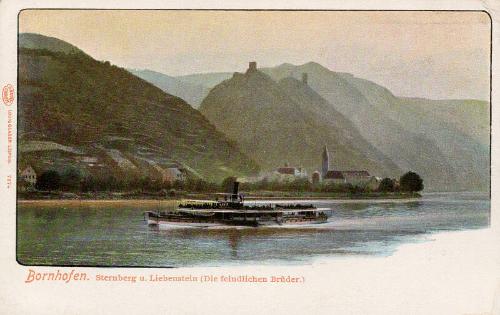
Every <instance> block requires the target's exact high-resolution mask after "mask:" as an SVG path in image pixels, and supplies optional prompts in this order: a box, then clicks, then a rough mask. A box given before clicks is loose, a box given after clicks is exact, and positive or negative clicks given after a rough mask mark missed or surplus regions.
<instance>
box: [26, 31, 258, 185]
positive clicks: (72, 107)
mask: <svg viewBox="0 0 500 315" xmlns="http://www.w3.org/2000/svg"><path fill="white" fill-rule="evenodd" d="M19 43H20V50H19V106H18V110H19V126H18V133H19V144H20V148H21V151H20V156H19V159H20V164H24V165H26V164H33V166H35V167H36V168H37V169H41V170H43V169H56V170H59V171H64V170H65V169H69V168H73V169H77V170H78V171H79V172H81V173H82V174H84V175H89V174H94V175H96V176H97V175H99V176H106V175H114V176H115V177H116V178H118V177H121V178H124V177H127V176H132V175H133V176H136V177H144V176H147V177H152V176H156V177H161V176H162V174H163V173H162V172H163V170H165V169H166V168H168V167H172V166H179V167H182V168H184V169H185V170H186V171H187V172H188V173H189V174H190V175H192V176H200V177H202V178H204V179H208V180H213V181H220V180H222V179H223V178H225V177H227V176H233V175H249V174H255V173H256V172H257V171H258V166H257V165H256V164H255V162H254V161H252V160H251V159H249V158H248V157H247V156H245V155H244V154H242V153H241V151H240V150H239V148H238V146H237V145H236V144H235V143H234V142H231V141H229V140H228V139H227V138H226V137H225V136H224V135H223V134H222V133H221V132H219V131H217V130H216V129H215V127H214V126H213V125H212V124H210V123H209V121H208V120H207V119H206V118H205V117H204V116H203V115H201V114H200V113H199V112H198V111H197V110H195V109H193V108H192V107H191V106H190V105H188V104H187V103H186V102H185V101H183V100H182V99H180V98H178V97H175V96H172V95H169V94H166V93H165V92H163V91H161V90H160V89H159V88H157V87H155V86H153V85H151V84H150V83H147V82H146V81H144V80H142V79H140V78H138V77H136V76H134V75H132V74H131V73H129V72H128V71H126V70H124V69H122V68H119V67H117V66H114V65H111V64H110V63H109V62H99V61H96V60H94V59H92V58H91V57H89V56H88V55H86V54H84V53H81V52H79V50H78V49H76V48H73V47H74V46H72V45H70V44H68V43H65V42H63V41H59V40H56V41H54V39H52V38H48V37H45V36H42V35H34V34H29V35H25V34H21V35H20V41H19ZM34 43H35V44H34ZM39 48H40V49H39ZM52 48H53V49H54V50H51V49H52ZM68 52H69V53H68ZM58 148H67V149H66V150H60V149H58Z"/></svg>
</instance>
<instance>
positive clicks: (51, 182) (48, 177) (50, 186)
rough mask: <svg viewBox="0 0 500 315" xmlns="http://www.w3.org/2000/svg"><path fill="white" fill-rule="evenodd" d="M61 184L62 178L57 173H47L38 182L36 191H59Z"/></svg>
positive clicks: (50, 171)
mask: <svg viewBox="0 0 500 315" xmlns="http://www.w3.org/2000/svg"><path fill="white" fill-rule="evenodd" d="M60 184H61V176H59V173H57V172H56V171H52V170H49V171H45V172H43V173H42V175H40V178H39V179H38V181H37V182H36V189H38V190H48V191H51V190H55V189H58V188H59V186H60Z"/></svg>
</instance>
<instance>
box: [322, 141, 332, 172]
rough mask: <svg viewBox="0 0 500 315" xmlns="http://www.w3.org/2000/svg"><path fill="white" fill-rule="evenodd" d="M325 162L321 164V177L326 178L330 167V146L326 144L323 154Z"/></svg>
mask: <svg viewBox="0 0 500 315" xmlns="http://www.w3.org/2000/svg"><path fill="white" fill-rule="evenodd" d="M321 157H322V159H323V163H322V165H321V177H322V178H325V176H326V173H327V172H328V169H329V168H330V155H329V154H328V148H327V147H326V145H325V148H324V149H323V154H322V155H321Z"/></svg>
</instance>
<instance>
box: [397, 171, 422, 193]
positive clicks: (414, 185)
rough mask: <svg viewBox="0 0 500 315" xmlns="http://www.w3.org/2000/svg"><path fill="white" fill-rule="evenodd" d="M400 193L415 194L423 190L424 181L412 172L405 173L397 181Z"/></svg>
mask: <svg viewBox="0 0 500 315" xmlns="http://www.w3.org/2000/svg"><path fill="white" fill-rule="evenodd" d="M399 184H400V186H401V190H402V191H408V192H415V191H421V190H423V189H424V181H423V180H422V178H421V177H420V175H418V174H417V173H414V172H407V173H405V174H404V175H403V176H401V178H400V179H399Z"/></svg>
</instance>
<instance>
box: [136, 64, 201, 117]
mask: <svg viewBox="0 0 500 315" xmlns="http://www.w3.org/2000/svg"><path fill="white" fill-rule="evenodd" d="M127 70H128V71H129V72H130V73H132V74H133V75H135V76H138V77H139V78H141V79H143V80H146V81H147V82H149V83H151V84H153V85H154V86H156V87H159V88H160V89H162V90H163V91H164V92H166V93H169V94H172V95H174V96H177V97H180V98H182V99H183V100H185V101H186V102H187V103H188V104H190V105H192V106H193V107H194V108H198V106H199V105H200V104H201V102H202V101H203V98H204V97H205V96H206V95H207V94H208V92H209V91H210V88H208V87H206V86H203V85H199V84H193V83H190V82H185V81H182V80H180V79H178V78H175V77H171V76H168V75H166V74H163V73H160V72H156V71H151V70H137V69H127Z"/></svg>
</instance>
